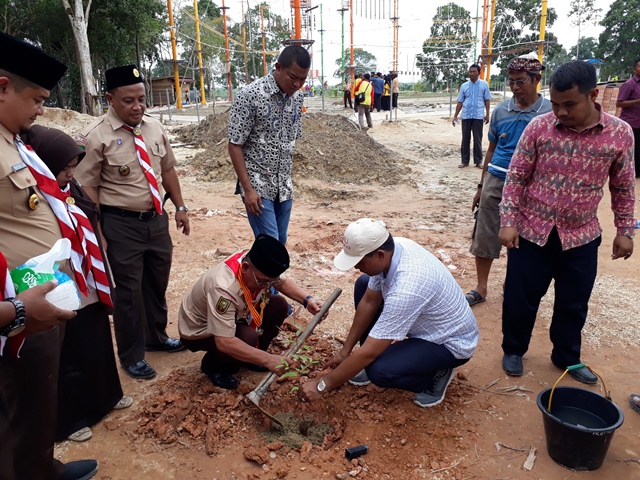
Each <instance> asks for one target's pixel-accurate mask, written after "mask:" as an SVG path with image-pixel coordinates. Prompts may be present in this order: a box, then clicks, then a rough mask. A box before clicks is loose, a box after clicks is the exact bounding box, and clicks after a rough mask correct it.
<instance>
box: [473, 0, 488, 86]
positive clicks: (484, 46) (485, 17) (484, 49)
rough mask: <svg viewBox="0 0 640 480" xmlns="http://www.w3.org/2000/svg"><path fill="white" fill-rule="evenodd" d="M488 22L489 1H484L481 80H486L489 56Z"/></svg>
mask: <svg viewBox="0 0 640 480" xmlns="http://www.w3.org/2000/svg"><path fill="white" fill-rule="evenodd" d="M488 20H489V8H488V5H487V0H484V2H483V5H482V48H481V49H480V51H481V52H482V53H481V55H482V59H483V64H482V68H481V71H480V78H482V79H484V80H486V78H485V76H484V74H485V69H484V64H485V63H486V56H487V22H488ZM476 60H477V59H476Z"/></svg>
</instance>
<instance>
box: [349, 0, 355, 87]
mask: <svg viewBox="0 0 640 480" xmlns="http://www.w3.org/2000/svg"><path fill="white" fill-rule="evenodd" d="M349 28H350V29H351V47H350V54H349V65H350V67H351V98H354V96H355V93H356V91H355V90H356V89H355V88H353V87H354V85H355V83H354V82H355V71H356V65H355V63H354V62H355V58H354V54H353V0H349Z"/></svg>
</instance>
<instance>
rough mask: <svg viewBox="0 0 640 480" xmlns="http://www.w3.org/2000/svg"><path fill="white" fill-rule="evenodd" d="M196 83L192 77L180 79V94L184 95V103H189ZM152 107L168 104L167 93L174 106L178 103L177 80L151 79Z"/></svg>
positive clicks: (171, 77)
mask: <svg viewBox="0 0 640 480" xmlns="http://www.w3.org/2000/svg"><path fill="white" fill-rule="evenodd" d="M194 82H195V79H194V78H191V77H180V92H181V95H182V102H183V103H189V90H191V85H192V84H193V83H194ZM150 93H151V95H150V97H151V106H154V107H155V106H160V105H166V104H167V93H168V94H169V98H170V101H171V104H172V105H175V103H176V88H175V78H174V77H173V76H170V77H156V78H152V79H151V92H150Z"/></svg>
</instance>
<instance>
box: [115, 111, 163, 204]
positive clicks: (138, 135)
mask: <svg viewBox="0 0 640 480" xmlns="http://www.w3.org/2000/svg"><path fill="white" fill-rule="evenodd" d="M122 128H124V129H125V130H127V131H129V132H131V133H133V141H134V143H135V145H136V153H137V154H138V162H139V163H140V166H141V167H142V171H143V172H144V176H145V177H147V181H148V182H149V191H150V192H151V198H152V199H153V206H154V208H155V209H156V211H157V212H158V214H159V215H162V202H161V200H160V192H159V191H158V180H157V179H156V174H155V173H154V171H153V167H152V166H151V160H150V159H149V153H148V152H147V145H146V144H145V143H144V139H143V138H142V130H141V129H140V125H138V126H137V127H131V126H129V125H127V124H126V123H125V124H123V125H122Z"/></svg>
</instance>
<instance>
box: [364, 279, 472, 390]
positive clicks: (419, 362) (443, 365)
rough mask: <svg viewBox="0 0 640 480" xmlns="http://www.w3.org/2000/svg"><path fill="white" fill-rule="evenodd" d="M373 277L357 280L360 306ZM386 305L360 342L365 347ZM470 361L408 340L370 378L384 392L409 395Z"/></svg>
mask: <svg viewBox="0 0 640 480" xmlns="http://www.w3.org/2000/svg"><path fill="white" fill-rule="evenodd" d="M368 283H369V276H368V275H366V274H363V275H360V277H359V278H358V279H357V280H356V283H355V286H354V291H353V298H354V302H355V305H356V309H357V308H358V304H359V303H360V300H362V297H363V296H364V294H365V292H366V290H367V285H368ZM383 309H384V303H383V304H382V305H380V309H379V310H378V312H376V314H375V316H374V318H373V321H372V322H371V325H370V326H369V327H368V328H367V331H366V332H365V334H364V335H363V336H362V338H361V339H360V345H362V344H363V343H364V342H365V340H366V337H367V336H368V335H369V332H370V331H371V329H372V328H373V326H374V325H375V323H376V322H377V321H378V319H379V318H380V314H381V313H382V311H383ZM468 361H469V359H468V358H465V359H462V360H460V359H457V358H455V357H454V356H453V354H452V353H451V352H450V351H449V350H448V349H447V347H445V346H444V345H438V344H435V343H432V342H428V341H427V340H422V339H419V338H407V339H405V340H402V341H399V342H396V343H393V344H391V345H389V346H388V347H387V349H386V350H385V351H384V352H382V353H381V354H380V355H379V356H378V358H376V359H375V360H374V361H373V362H371V363H370V364H369V366H368V367H367V368H366V371H367V377H369V380H371V382H372V383H373V384H374V385H377V386H378V387H382V388H398V389H400V390H407V391H409V392H415V393H418V392H422V391H424V390H426V389H427V388H430V387H431V386H432V385H433V379H434V377H435V375H436V373H437V372H438V370H443V369H449V368H456V367H459V366H460V365H464V364H465V363H467V362H468Z"/></svg>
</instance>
